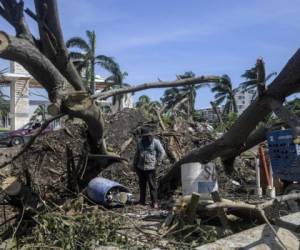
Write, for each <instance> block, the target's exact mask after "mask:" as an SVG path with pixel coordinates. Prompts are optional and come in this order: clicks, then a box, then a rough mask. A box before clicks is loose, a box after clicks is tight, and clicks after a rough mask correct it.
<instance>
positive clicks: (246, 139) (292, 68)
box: [159, 50, 300, 193]
mask: <svg viewBox="0 0 300 250" xmlns="http://www.w3.org/2000/svg"><path fill="white" fill-rule="evenodd" d="M299 91H300V50H298V51H297V52H296V53H295V54H294V55H293V57H292V58H291V59H290V60H289V61H288V63H287V64H286V66H285V67H284V68H283V70H282V71H281V73H280V74H279V75H278V76H277V77H276V78H275V79H274V81H273V82H272V83H271V84H270V86H269V88H268V90H267V91H266V92H265V93H264V95H263V96H261V97H258V98H257V99H256V100H255V101H254V102H253V103H252V104H251V105H250V106H249V107H248V108H247V109H246V110H245V111H244V113H242V114H241V115H240V117H239V118H238V120H237V121H236V122H235V123H234V124H233V126H232V127H231V128H230V129H229V131H228V132H227V133H225V134H224V136H223V137H221V138H220V139H218V140H216V141H215V142H213V143H211V144H209V145H206V146H204V147H201V148H199V149H196V150H194V151H192V152H191V153H189V154H188V155H186V156H184V157H183V158H182V159H181V160H180V161H178V162H177V163H175V164H174V166H173V167H172V169H171V170H170V171H169V172H168V173H167V174H166V175H165V176H164V178H162V179H161V180H160V183H159V189H160V193H164V192H165V191H167V190H169V189H175V188H176V187H178V185H180V181H181V175H180V166H181V165H182V164H183V163H188V162H200V163H205V162H209V161H211V160H214V159H215V158H217V157H221V158H222V159H223V160H225V161H226V160H227V161H228V162H230V163H233V162H234V158H235V157H236V156H237V155H239V154H240V153H241V152H243V151H245V150H247V149H249V148H250V147H252V146H255V145H256V144H254V143H257V142H258V141H259V139H261V137H260V138H258V137H257V134H255V136H254V135H253V134H252V135H251V132H252V131H253V130H254V129H255V128H256V127H257V125H258V124H259V122H261V121H262V120H263V119H264V118H265V117H266V116H267V115H268V114H269V113H270V112H271V111H272V106H271V103H272V101H273V100H274V99H275V100H277V101H278V102H280V103H283V102H284V100H285V98H286V97H287V96H289V95H291V94H293V93H297V92H299ZM260 132H261V131H260ZM261 135H262V134H261V133H260V136H261ZM229 167H231V168H232V166H229ZM227 170H229V171H227V172H230V170H232V169H230V168H227Z"/></svg>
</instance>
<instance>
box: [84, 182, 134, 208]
mask: <svg viewBox="0 0 300 250" xmlns="http://www.w3.org/2000/svg"><path fill="white" fill-rule="evenodd" d="M113 188H118V189H119V190H120V191H121V192H129V190H128V189H127V188H126V187H124V186H122V185H121V184H120V183H118V182H115V181H111V180H109V179H106V178H102V177H96V178H94V179H92V180H91V181H90V182H89V184H88V187H87V194H88V197H89V198H91V199H92V200H93V201H94V202H96V203H98V204H101V205H104V206H108V205H109V203H108V200H107V193H108V192H109V191H110V190H111V189H113Z"/></svg>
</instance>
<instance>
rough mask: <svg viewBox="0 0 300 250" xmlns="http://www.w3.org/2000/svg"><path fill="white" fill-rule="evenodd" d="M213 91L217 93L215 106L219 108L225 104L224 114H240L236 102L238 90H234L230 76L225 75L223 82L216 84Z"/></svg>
mask: <svg viewBox="0 0 300 250" xmlns="http://www.w3.org/2000/svg"><path fill="white" fill-rule="evenodd" d="M211 91H212V92H213V93H215V101H214V103H215V105H217V106H219V105H221V104H222V103H224V102H225V107H224V113H226V114H228V113H230V112H234V113H237V112H238V110H237V105H236V101H235V92H236V89H233V87H232V82H231V79H230V77H229V76H228V75H223V76H222V80H221V81H220V82H218V83H216V84H215V86H214V87H213V88H212V89H211Z"/></svg>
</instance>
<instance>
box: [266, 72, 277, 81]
mask: <svg viewBox="0 0 300 250" xmlns="http://www.w3.org/2000/svg"><path fill="white" fill-rule="evenodd" d="M276 75H277V72H272V73H270V74H269V75H267V77H266V80H265V82H267V81H268V80H270V79H271V78H272V77H273V76H276Z"/></svg>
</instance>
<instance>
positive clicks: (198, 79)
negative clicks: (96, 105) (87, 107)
mask: <svg viewBox="0 0 300 250" xmlns="http://www.w3.org/2000/svg"><path fill="white" fill-rule="evenodd" d="M221 79H222V78H221V77H218V76H199V77H194V78H186V79H182V80H176V81H168V82H167V81H160V82H152V83H144V84H140V85H136V86H132V87H127V88H120V89H114V90H110V91H107V92H100V93H97V94H94V95H93V96H92V98H94V99H107V98H109V97H112V96H116V95H123V94H127V93H132V92H138V91H141V90H145V89H153V88H171V87H178V86H185V85H193V84H207V83H209V82H219V81H221Z"/></svg>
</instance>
